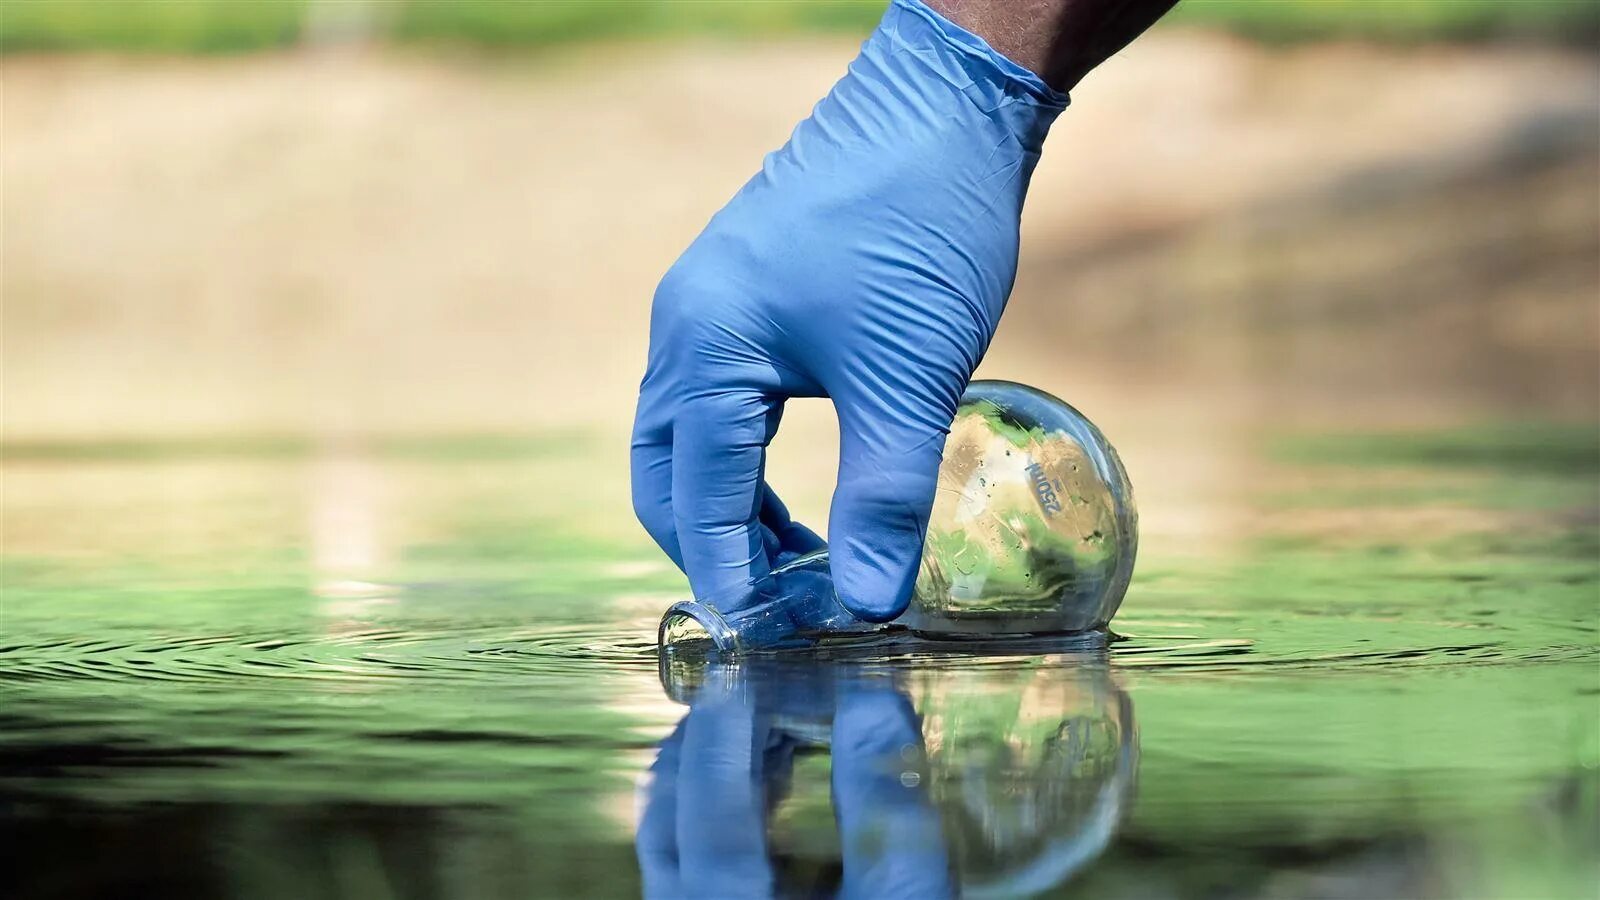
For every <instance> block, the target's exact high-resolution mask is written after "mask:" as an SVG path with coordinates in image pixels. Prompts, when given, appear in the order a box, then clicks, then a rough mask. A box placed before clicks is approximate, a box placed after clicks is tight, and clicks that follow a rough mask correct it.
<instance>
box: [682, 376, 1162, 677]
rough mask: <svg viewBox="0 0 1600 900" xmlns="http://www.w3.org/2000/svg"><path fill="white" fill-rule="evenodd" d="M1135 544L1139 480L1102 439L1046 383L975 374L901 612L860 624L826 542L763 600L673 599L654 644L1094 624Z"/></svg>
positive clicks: (1124, 583)
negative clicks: (726, 607)
mask: <svg viewBox="0 0 1600 900" xmlns="http://www.w3.org/2000/svg"><path fill="white" fill-rule="evenodd" d="M1137 546H1138V515H1137V513H1136V512H1135V511H1134V506H1133V488H1132V486H1131V485H1130V484H1129V483H1128V475H1127V472H1125V471H1124V470H1123V468H1122V461H1121V460H1119V459H1118V458H1117V452H1116V451H1115V450H1114V449H1112V447H1111V444H1110V443H1109V442H1108V441H1107V440H1106V438H1105V435H1103V434H1101V433H1100V430H1099V429H1098V428H1096V427H1095V426H1094V425H1093V424H1092V423H1091V422H1090V421H1089V420H1088V419H1086V418H1084V417H1083V415H1082V414H1081V413H1079V412H1078V411H1077V410H1075V409H1073V408H1072V407H1071V406H1068V405H1067V404H1066V403H1063V402H1062V401H1060V400H1057V399H1056V398H1055V397H1052V396H1050V395H1049V394H1046V393H1044V392H1043V391H1038V390H1035V389H1033V388H1030V387H1026V386H1024V385H1020V384H1013V383H1011V382H1007V381H975V382H973V383H972V385H971V386H970V387H969V388H968V389H967V392H966V393H965V394H964V395H963V396H962V398H961V405H960V407H959V408H958V409H957V410H956V417H955V421H954V422H953V423H952V424H951V427H950V436H949V438H948V440H946V442H945V448H944V461H943V462H942V463H941V465H940V467H939V481H938V490H937V493H936V494H935V496H934V504H933V511H932V515H931V516H930V518H929V522H928V533H927V538H926V540H925V542H924V544H923V550H922V565H921V568H920V570H919V571H918V575H917V582H916V587H915V590H914V593H913V596H912V600H911V605H910V607H909V608H908V609H907V610H906V612H905V613H904V614H902V615H901V616H900V617H899V618H898V619H896V620H894V621H893V622H890V623H888V624H887V625H873V624H870V623H865V622H860V621H857V620H855V619H854V618H853V617H852V616H851V615H850V613H849V612H848V611H847V610H845V609H844V607H843V606H841V605H840V604H839V602H838V599H837V598H836V597H835V595H834V593H833V588H832V583H831V581H830V580H829V579H828V566H827V551H826V550H824V551H821V552H819V553H814V554H811V555H810V556H806V557H803V558H801V559H798V560H795V561H793V562H791V563H789V564H787V565H785V566H780V567H779V568H777V569H774V570H773V576H772V581H771V583H770V584H769V585H768V586H767V589H766V593H765V595H764V599H761V600H759V601H758V602H756V603H754V604H747V605H745V606H744V607H742V608H740V609H738V610H736V611H734V612H724V611H723V610H722V609H720V608H719V606H718V604H717V603H716V601H715V600H711V599H706V600H693V601H685V602H682V603H678V604H674V605H673V606H672V608H671V609H669V610H668V611H667V614H666V615H665V616H664V617H663V618H662V622H661V629H660V642H661V645H662V646H663V647H672V646H675V645H678V644H680V643H683V642H686V641H691V640H696V639H699V640H705V639H709V640H710V641H711V642H712V643H714V644H715V645H716V646H717V647H718V648H720V649H722V650H735V651H746V650H762V649H777V648H784V647H794V646H807V645H810V644H813V643H815V642H816V641H817V640H819V639H821V638H825V637H827V636H829V635H840V634H849V635H861V634H870V633H873V632H880V631H896V630H898V631H904V630H906V629H910V630H912V631H915V632H919V633H923V634H929V635H935V636H941V637H955V636H963V635H967V636H977V635H987V636H996V635H1041V634H1075V633H1081V632H1093V631H1098V630H1100V629H1104V628H1105V626H1106V625H1107V624H1108V623H1109V622H1110V621H1111V617H1112V615H1114V614H1115V613H1116V611H1117V607H1118V606H1119V605H1121V603H1122V595H1123V594H1124V593H1125V592H1126V591H1127V589H1128V579H1129V577H1130V576H1131V575H1132V574H1133V560H1134V555H1135V552H1136V550H1137Z"/></svg>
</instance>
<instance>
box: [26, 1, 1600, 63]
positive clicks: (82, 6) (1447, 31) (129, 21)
mask: <svg viewBox="0 0 1600 900" xmlns="http://www.w3.org/2000/svg"><path fill="white" fill-rule="evenodd" d="M312 9H313V6H312V4H310V3H309V2H308V0H3V2H0V51H4V52H19V51H78V50H116V51H127V52H148V53H233V52H244V51H252V50H265V49H271V48H276V47H284V46H288V45H291V44H294V43H296V42H298V41H300V40H301V38H302V36H303V35H305V34H306V33H307V30H308V26H307V21H308V14H309V13H310V12H311V11H312ZM319 9H321V10H324V11H325V12H327V11H331V13H332V14H333V15H336V16H339V17H341V18H347V17H348V14H349V13H350V12H351V10H353V9H355V7H339V6H338V5H336V4H335V5H324V6H322V7H319ZM882 9H883V0H747V2H739V0H378V2H376V3H374V4H373V5H372V6H371V7H369V8H368V10H369V12H370V28H371V30H372V31H373V32H374V33H375V34H376V35H377V36H379V37H380V38H382V39H386V40H390V41H396V42H404V43H423V44H455V45H465V46H472V47H487V48H503V49H521V48H538V47H546V46H551V45H557V44H564V43H572V42H579V41H588V40H597V39H615V38H661V37H666V38H671V37H681V36H686V35H713V36H732V37H768V36H776V35H785V34H794V33H808V32H835V33H847V34H865V33H866V32H867V31H868V30H870V29H871V27H872V25H873V23H874V22H876V21H877V19H878V16H879V15H880V13H881V11H882ZM313 18H314V17H313ZM1172 18H1173V20H1174V21H1176V22H1181V23H1188V24H1194V25H1202V26H1209V27H1220V28H1225V29H1228V30H1232V31H1236V32H1238V33H1240V34H1243V35H1246V36H1249V37H1252V38H1256V39H1261V40H1267V41H1299V40H1314V39H1321V38H1330V37H1341V38H1343V37H1348V38H1365V39H1377V40H1389V41H1422V40H1482V39H1495V38H1506V37H1512V38H1516V37H1532V38H1538V39H1544V40H1558V41H1565V42H1583V43H1593V42H1594V41H1595V40H1596V38H1597V37H1600V3H1597V2H1595V0H1186V2H1184V3H1183V4H1182V5H1181V6H1180V7H1179V8H1178V10H1177V11H1176V12H1175V13H1174V14H1173V16H1172Z"/></svg>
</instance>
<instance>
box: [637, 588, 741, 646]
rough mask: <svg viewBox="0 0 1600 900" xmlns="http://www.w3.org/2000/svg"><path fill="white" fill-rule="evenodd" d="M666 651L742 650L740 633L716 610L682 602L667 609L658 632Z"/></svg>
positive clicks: (657, 636)
mask: <svg viewBox="0 0 1600 900" xmlns="http://www.w3.org/2000/svg"><path fill="white" fill-rule="evenodd" d="M656 643H657V645H658V646H660V647H661V648H662V649H663V650H669V651H675V652H676V651H684V650H688V651H693V650H696V649H701V650H705V649H715V650H721V651H724V652H731V651H735V650H738V649H739V634H738V632H737V631H735V630H734V629H733V626H731V625H729V624H728V621H727V619H724V618H723V617H722V614H721V613H719V612H717V611H716V610H715V609H714V608H712V607H710V606H707V605H705V604H704V603H701V602H699V601H697V600H680V601H678V602H677V603H674V604H672V605H671V606H669V607H667V611H666V613H664V614H663V615H662V616H661V625H660V627H659V628H658V630H657V632H656Z"/></svg>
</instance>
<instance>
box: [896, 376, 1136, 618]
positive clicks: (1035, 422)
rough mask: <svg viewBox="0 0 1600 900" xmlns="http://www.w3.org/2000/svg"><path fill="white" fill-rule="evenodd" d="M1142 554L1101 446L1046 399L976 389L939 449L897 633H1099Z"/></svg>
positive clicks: (1090, 428) (1028, 392)
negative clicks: (934, 486)
mask: <svg viewBox="0 0 1600 900" xmlns="http://www.w3.org/2000/svg"><path fill="white" fill-rule="evenodd" d="M1137 546H1138V516H1137V513H1136V512H1135V510H1134V504H1133V488H1132V486H1131V485H1130V484H1129V483H1128V475H1127V472H1126V471H1124V469H1123V467H1122V461H1121V460H1120V459H1118V458H1117V453H1116V451H1115V450H1114V449H1112V447H1111V444H1110V442H1108V441H1107V440H1106V438H1105V435H1103V434H1101V433H1100V430H1099V429H1098V428H1096V427H1095V426H1094V424H1093V423H1091V422H1090V421H1089V420H1088V419H1087V418H1085V417H1084V416H1083V414H1082V413H1080V412H1078V411H1077V410H1076V409H1073V408H1072V407H1071V406H1069V405H1068V404H1066V403H1064V402H1062V401H1061V400H1058V399H1056V398H1055V397H1052V396H1050V395H1049V394H1046V393H1044V392H1043V391H1039V390H1036V389H1034V388H1030V387H1027V386H1025V385H1020V384H1013V383H1011V382H1005V381H975V382H973V383H972V385H971V387H970V388H969V389H968V390H967V392H966V394H964V395H963V396H962V398H961V406H960V408H959V409H958V410H957V413H956V418H955V421H954V423H952V425H951V428H950V437H949V439H948V440H947V441H946V442H945V450H944V463H943V465H942V466H941V467H940V469H939V487H938V493H937V495H936V496H935V499H934V504H933V513H932V516H931V517H930V519H929V522H928V536H927V542H926V544H925V545H924V548H923V554H922V566H921V569H920V571H919V572H918V576H917V583H916V590H915V595H914V597H913V599H912V604H911V608H910V609H909V610H908V611H907V612H906V614H905V615H904V616H902V617H901V620H900V622H901V624H904V625H907V626H910V627H911V628H914V629H916V630H918V631H922V632H930V633H940V634H1039V633H1052V632H1078V631H1089V630H1093V629H1099V628H1104V627H1105V626H1106V624H1107V623H1108V622H1110V621H1111V617H1112V616H1113V615H1114V614H1115V613H1116V611H1117V607H1118V606H1119V605H1120V604H1121V603H1122V596H1123V594H1124V593H1125V592H1126V591H1127V588H1128V579H1129V577H1130V576H1131V575H1132V573H1133V561H1134V555H1135V552H1136V549H1137Z"/></svg>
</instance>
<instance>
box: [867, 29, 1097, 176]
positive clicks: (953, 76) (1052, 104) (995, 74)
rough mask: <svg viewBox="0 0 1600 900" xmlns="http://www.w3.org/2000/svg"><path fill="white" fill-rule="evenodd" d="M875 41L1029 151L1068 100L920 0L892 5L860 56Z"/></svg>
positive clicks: (1039, 140)
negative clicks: (943, 84) (927, 72)
mask: <svg viewBox="0 0 1600 900" xmlns="http://www.w3.org/2000/svg"><path fill="white" fill-rule="evenodd" d="M880 38H881V39H882V40H883V41H885V42H886V46H885V47H883V48H882V49H884V50H887V51H888V52H889V53H890V54H891V55H894V56H900V55H907V56H910V57H912V58H914V59H916V60H917V61H919V62H921V63H922V64H923V65H925V66H926V67H927V68H928V69H931V70H932V72H933V74H935V75H936V76H938V77H939V78H941V79H943V80H945V81H947V82H949V83H950V84H951V85H952V86H953V87H955V88H957V89H958V90H960V91H961V92H962V93H964V94H966V95H967V96H968V97H969V98H971V99H972V100H973V102H974V103H976V104H977V105H978V106H979V108H980V109H982V110H984V111H985V112H986V113H988V114H990V115H991V116H997V117H1001V118H1004V119H1005V120H1007V121H1006V124H1007V125H1009V126H1010V127H1011V128H1012V129H1013V130H1015V131H1016V132H1017V134H1018V137H1020V138H1022V139H1023V141H1024V143H1025V144H1031V145H1032V147H1033V148H1034V149H1037V147H1038V145H1039V144H1040V143H1042V142H1043V141H1044V136H1045V133H1046V132H1047V131H1049V129H1050V124H1051V123H1052V122H1054V121H1055V118H1056V116H1057V115H1058V114H1060V112H1061V111H1062V110H1063V109H1066V107H1067V104H1068V103H1069V102H1070V100H1071V98H1070V97H1068V95H1067V94H1066V93H1064V92H1062V91H1058V90H1056V89H1055V88H1053V87H1051V86H1050V85H1048V84H1046V83H1045V80H1044V79H1043V78H1040V77H1039V75H1038V74H1037V73H1035V72H1033V71H1031V70H1029V69H1028V68H1026V67H1024V66H1022V65H1019V64H1018V63H1016V62H1014V61H1012V60H1010V59H1008V58H1006V57H1005V56H1004V55H1002V54H1001V53H1000V52H999V51H998V50H996V49H994V48H993V47H991V46H989V42H988V41H985V40H984V39H983V38H982V37H979V36H978V35H976V34H973V33H972V32H970V31H968V30H966V29H965V28H962V27H961V26H960V25H957V24H956V23H954V22H952V21H950V20H949V19H947V18H945V17H944V16H943V15H941V14H939V13H938V12H937V11H935V10H934V9H933V8H932V7H930V6H928V5H927V4H926V3H924V2H923V0H894V2H893V3H891V4H890V5H889V8H888V10H887V11H886V12H885V13H884V16H883V21H882V22H881V23H880V24H879V26H878V31H877V34H875V35H874V36H873V38H872V39H870V40H868V42H867V46H866V47H865V48H864V54H871V53H873V49H874V48H873V44H874V43H877V41H878V40H879V39H880ZM885 62H887V60H885Z"/></svg>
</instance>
